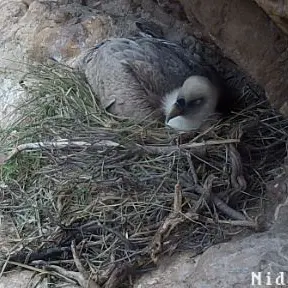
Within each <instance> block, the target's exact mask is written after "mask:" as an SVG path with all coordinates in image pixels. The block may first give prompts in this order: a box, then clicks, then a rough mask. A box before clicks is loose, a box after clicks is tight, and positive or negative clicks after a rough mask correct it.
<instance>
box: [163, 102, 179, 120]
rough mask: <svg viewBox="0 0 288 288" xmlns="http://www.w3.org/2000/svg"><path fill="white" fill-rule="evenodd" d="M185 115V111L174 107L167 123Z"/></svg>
mask: <svg viewBox="0 0 288 288" xmlns="http://www.w3.org/2000/svg"><path fill="white" fill-rule="evenodd" d="M182 113H183V109H181V108H180V107H179V106H178V105H175V104H174V105H173V107H172V109H171V111H170V112H169V114H168V115H167V116H166V123H168V122H169V121H170V120H171V119H173V118H175V117H177V116H180V115H181V114H182Z"/></svg>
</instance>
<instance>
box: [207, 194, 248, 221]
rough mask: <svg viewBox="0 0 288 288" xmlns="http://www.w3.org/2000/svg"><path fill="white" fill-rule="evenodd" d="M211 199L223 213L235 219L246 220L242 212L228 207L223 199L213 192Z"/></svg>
mask: <svg viewBox="0 0 288 288" xmlns="http://www.w3.org/2000/svg"><path fill="white" fill-rule="evenodd" d="M211 200H212V201H213V203H214V205H215V206H216V207H217V208H218V209H219V210H220V211H222V212H223V213H225V214H226V215H227V216H229V217H230V218H232V219H235V220H240V221H247V219H246V217H245V216H244V215H243V214H242V213H240V212H238V211H236V210H234V209H232V208H231V207H229V206H228V205H227V204H226V203H225V202H224V201H223V200H221V199H220V198H219V197H217V196H216V195H215V194H211ZM247 222H250V221H247Z"/></svg>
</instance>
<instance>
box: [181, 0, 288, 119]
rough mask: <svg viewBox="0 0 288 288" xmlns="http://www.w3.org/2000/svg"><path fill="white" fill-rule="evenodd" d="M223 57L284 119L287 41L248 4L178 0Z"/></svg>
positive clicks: (287, 98) (235, 0)
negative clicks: (259, 89)
mask: <svg viewBox="0 0 288 288" xmlns="http://www.w3.org/2000/svg"><path fill="white" fill-rule="evenodd" d="M179 1H180V2H181V4H182V5H183V7H184V10H185V13H186V15H187V18H188V19H189V20H190V19H191V20H192V21H195V18H196V19H197V21H198V22H199V23H200V24H201V25H202V28H203V31H205V33H207V34H209V35H210V37H211V38H212V39H213V41H214V42H215V43H216V44H217V45H218V46H219V47H220V48H221V50H222V51H223V52H224V54H225V55H226V56H227V57H229V58H231V59H232V60H233V61H235V63H236V64H238V65H239V66H240V67H241V68H243V69H244V70H245V71H246V72H247V73H249V74H250V75H251V76H252V77H253V78H254V79H255V80H256V81H257V83H259V84H260V85H261V86H263V87H264V88H265V91H266V95H267V97H268V99H269V100H270V102H271V104H272V105H273V106H274V107H276V108H277V109H280V111H281V112H282V113H283V114H285V115H286V116H288V103H287V102H288V92H287V91H288V81H287V80H286V74H287V72H288V38H287V35H285V34H284V33H283V31H282V30H280V29H279V28H278V26H277V25H276V24H275V23H274V22H273V21H272V20H271V19H270V18H269V17H268V16H267V14H266V13H265V12H264V10H263V9H261V8H260V7H259V6H258V5H257V4H256V3H255V2H254V1H252V0H241V1H238V0H214V1H209V0H192V1H191V0H179Z"/></svg>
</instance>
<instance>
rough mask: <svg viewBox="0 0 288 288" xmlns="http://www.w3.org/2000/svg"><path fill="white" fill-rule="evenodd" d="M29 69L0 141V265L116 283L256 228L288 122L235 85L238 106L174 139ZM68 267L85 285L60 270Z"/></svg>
mask: <svg viewBox="0 0 288 288" xmlns="http://www.w3.org/2000/svg"><path fill="white" fill-rule="evenodd" d="M30 70H31V73H30V74H28V75H26V77H25V79H23V80H24V81H23V82H22V85H23V87H24V88H25V89H27V92H28V95H29V97H28V98H27V101H26V102H25V103H21V105H20V108H19V109H20V114H21V117H20V118H19V119H18V120H17V121H16V122H15V123H13V125H11V127H10V128H9V129H6V130H5V131H2V136H1V138H2V139H1V145H2V148H1V151H2V157H1V159H2V162H3V165H2V167H1V181H2V185H1V187H2V188H1V190H2V199H1V200H2V201H1V204H0V206H1V210H2V211H4V213H6V214H8V215H10V216H11V218H12V219H13V221H14V224H15V227H16V229H17V234H18V239H15V249H14V250H13V251H11V254H10V255H3V263H5V267H6V269H8V268H9V267H12V266H13V265H15V264H16V263H15V262H17V263H18V264H17V265H20V264H19V263H24V264H22V266H23V265H24V266H25V267H26V268H29V269H36V268H33V267H36V266H37V267H44V268H43V269H45V271H46V272H45V273H47V274H46V275H47V277H52V278H51V279H50V281H54V280H53V279H54V278H53V277H56V276H55V275H57V277H60V275H62V276H61V277H63V278H65V280H67V279H68V278H69V279H70V280H69V281H72V280H71V279H73V281H76V282H77V283H78V284H79V285H82V286H83V285H86V284H87V282H85V281H86V280H87V279H88V278H89V275H90V276H91V277H92V279H93V281H92V284H93V285H94V286H93V285H92V284H91V283H90V284H89V285H92V286H90V287H99V286H100V287H102V286H103V287H118V286H119V285H120V284H119V283H122V282H123V281H124V280H125V281H126V280H127V279H128V278H129V277H128V276H129V275H131V274H133V273H134V272H137V271H140V270H146V269H149V268H150V267H152V266H153V261H154V262H155V261H157V259H158V256H159V255H161V254H163V253H168V252H173V251H174V250H175V249H187V248H189V249H193V251H195V253H200V252H202V251H203V250H204V249H205V248H207V247H208V246H210V245H212V244H213V243H215V242H218V241H221V240H223V239H225V238H227V237H230V236H229V235H230V233H234V232H235V231H237V232H239V231H240V230H242V229H247V227H250V228H251V227H252V228H255V229H260V228H259V224H261V223H259V222H257V217H256V216H257V215H260V214H261V213H262V212H263V209H262V206H263V205H262V204H263V200H264V196H265V184H266V183H267V181H269V180H271V179H273V177H274V175H273V173H271V171H272V170H273V169H275V168H276V167H279V166H280V165H281V164H282V161H283V158H284V156H285V154H286V141H287V131H288V121H287V120H284V119H282V118H281V117H280V116H279V115H277V113H275V111H273V109H271V107H269V105H268V104H267V103H266V102H265V101H262V100H261V99H260V98H259V96H258V95H254V96H253V95H252V94H251V91H250V92H249V93H248V92H243V94H242V99H240V102H241V103H245V105H244V106H245V108H243V109H240V108H239V111H238V112H235V113H234V114H233V115H232V116H231V117H229V119H224V120H222V121H221V122H219V123H216V124H215V125H214V126H213V129H208V130H207V131H205V132H203V133H202V134H199V133H198V134H194V135H186V136H185V137H186V138H185V137H182V138H181V139H180V138H179V137H178V136H177V135H175V134H173V133H172V132H171V131H169V130H167V129H166V128H164V127H161V125H160V124H159V123H131V122H129V121H128V120H121V119H118V118H116V117H114V116H112V115H109V114H107V113H106V112H105V111H103V110H102V109H101V108H100V107H99V105H98V103H97V101H96V100H95V97H94V95H93V93H92V92H91V89H90V87H89V86H88V85H87V84H86V83H85V81H83V79H81V76H79V75H78V74H75V73H74V72H73V71H71V70H70V69H69V68H67V67H63V66H32V67H31V69H30ZM261 101H262V102H261ZM179 141H180V142H181V143H180V145H178V144H179ZM40 142H41V143H40ZM15 147H17V149H15ZM177 183H178V184H177ZM4 184H5V185H4ZM176 184H177V185H176ZM175 185H176V186H175ZM73 245H74V246H73ZM75 245H76V246H75ZM73 247H74V248H73ZM76 251H77V252H76ZM7 257H8V258H7ZM7 259H8V262H7ZM9 261H10V262H9ZM79 261H80V262H79ZM77 263H78V264H77ZM79 263H80V264H79ZM81 263H82V264H81ZM12 264H13V265H12ZM11 265H12V266H11ZM26 265H28V266H26ZM81 265H82V266H83V267H81ZM59 267H60V268H59ZM62 268H65V269H66V270H63V269H62ZM76 268H77V270H78V271H79V273H80V274H81V277H82V278H81V277H80V278H81V279H82V280H83V279H84V280H83V281H84V282H83V281H82V280H81V279H79V278H77V277H76V276H75V275H76V274H73V275H74V276H73V275H72V274H69V273H68V274H67V275H66V274H65V273H66V272H67V271H68V272H69V271H73V270H75V269H76ZM37 269H38V268H37ZM41 269H42V268H41ZM41 269H40V271H42V270H41ZM59 269H60V270H59ZM61 269H62V270H61ZM38 270H39V269H38ZM38 270H37V271H38ZM84 270H85V271H84ZM43 271H44V270H43ZM47 271H49V272H47ZM51 271H53V272H51ZM65 271H66V272H65ZM64 274H65V275H64ZM77 275H78V274H77ZM85 275H86V276H85ZM87 275H88V276H87ZM127 277H128V278H127ZM73 281H72V282H73ZM87 281H88V280H87ZM83 283H84V284H83ZM85 283H86V284H85ZM125 283H126V284H125V285H128V284H127V282H125ZM83 287H84V286H83Z"/></svg>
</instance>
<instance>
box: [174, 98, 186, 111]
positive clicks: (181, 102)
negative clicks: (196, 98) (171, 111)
mask: <svg viewBox="0 0 288 288" xmlns="http://www.w3.org/2000/svg"><path fill="white" fill-rule="evenodd" d="M176 105H177V106H178V107H179V108H182V109H183V108H184V107H185V105H186V101H185V99H184V98H179V99H177V101H176Z"/></svg>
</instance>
